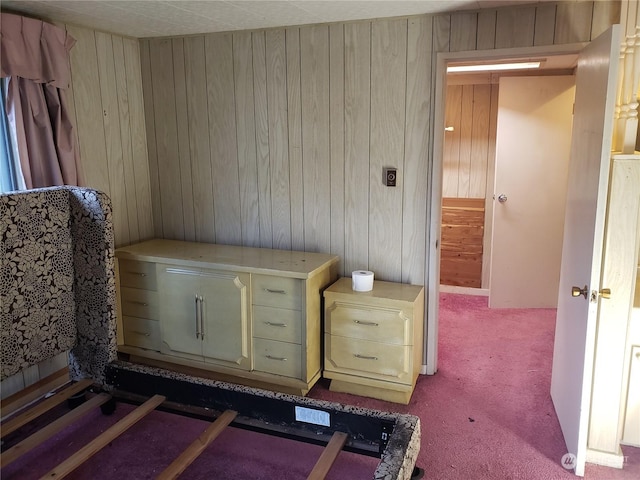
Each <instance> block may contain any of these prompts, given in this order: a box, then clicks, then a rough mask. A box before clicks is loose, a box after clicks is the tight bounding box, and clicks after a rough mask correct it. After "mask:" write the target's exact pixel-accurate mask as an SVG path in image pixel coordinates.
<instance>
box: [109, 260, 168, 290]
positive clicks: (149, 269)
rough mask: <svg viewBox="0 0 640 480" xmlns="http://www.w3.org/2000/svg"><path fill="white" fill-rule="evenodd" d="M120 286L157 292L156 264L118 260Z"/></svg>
mask: <svg viewBox="0 0 640 480" xmlns="http://www.w3.org/2000/svg"><path fill="white" fill-rule="evenodd" d="M118 266H119V272H120V286H122V287H132V288H142V289H145V290H157V289H158V286H157V282H156V264H155V263H149V262H138V261H136V260H118Z"/></svg>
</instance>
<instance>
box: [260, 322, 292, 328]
mask: <svg viewBox="0 0 640 480" xmlns="http://www.w3.org/2000/svg"><path fill="white" fill-rule="evenodd" d="M264 323H266V324H267V325H269V326H270V327H286V326H287V324H286V323H273V322H264Z"/></svg>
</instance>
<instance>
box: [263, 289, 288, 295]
mask: <svg viewBox="0 0 640 480" xmlns="http://www.w3.org/2000/svg"><path fill="white" fill-rule="evenodd" d="M264 290H265V291H266V292H269V293H279V294H280V295H284V294H285V293H287V292H286V290H274V289H272V288H265V289H264Z"/></svg>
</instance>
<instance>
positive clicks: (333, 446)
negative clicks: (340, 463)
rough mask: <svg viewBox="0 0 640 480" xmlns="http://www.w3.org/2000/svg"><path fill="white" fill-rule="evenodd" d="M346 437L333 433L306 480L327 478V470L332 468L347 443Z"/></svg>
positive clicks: (344, 434)
mask: <svg viewBox="0 0 640 480" xmlns="http://www.w3.org/2000/svg"><path fill="white" fill-rule="evenodd" d="M347 438H348V435H347V434H346V433H343V432H335V433H334V434H333V435H332V436H331V440H329V443H327V446H326V447H325V449H324V450H323V451H322V455H320V458H319V459H318V461H317V462H316V464H315V466H314V467H313V470H312V471H311V473H310V474H309V476H308V477H307V480H322V479H324V478H325V477H326V476H327V473H329V470H331V467H332V466H333V464H334V462H335V461H336V458H338V455H339V454H340V452H341V451H342V447H344V444H345V443H346V442H347Z"/></svg>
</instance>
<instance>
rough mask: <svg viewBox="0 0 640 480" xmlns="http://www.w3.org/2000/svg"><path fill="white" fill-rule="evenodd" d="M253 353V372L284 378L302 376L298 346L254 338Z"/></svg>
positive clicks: (299, 348)
mask: <svg viewBox="0 0 640 480" xmlns="http://www.w3.org/2000/svg"><path fill="white" fill-rule="evenodd" d="M253 352H254V356H253V361H254V364H253V366H254V370H257V371H259V372H265V373H273V374H275V375H283V376H285V377H293V378H300V377H301V376H302V365H301V363H300V358H301V353H302V350H301V347H300V345H296V344H293V343H286V342H276V341H274V340H264V339H262V338H254V339H253Z"/></svg>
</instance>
